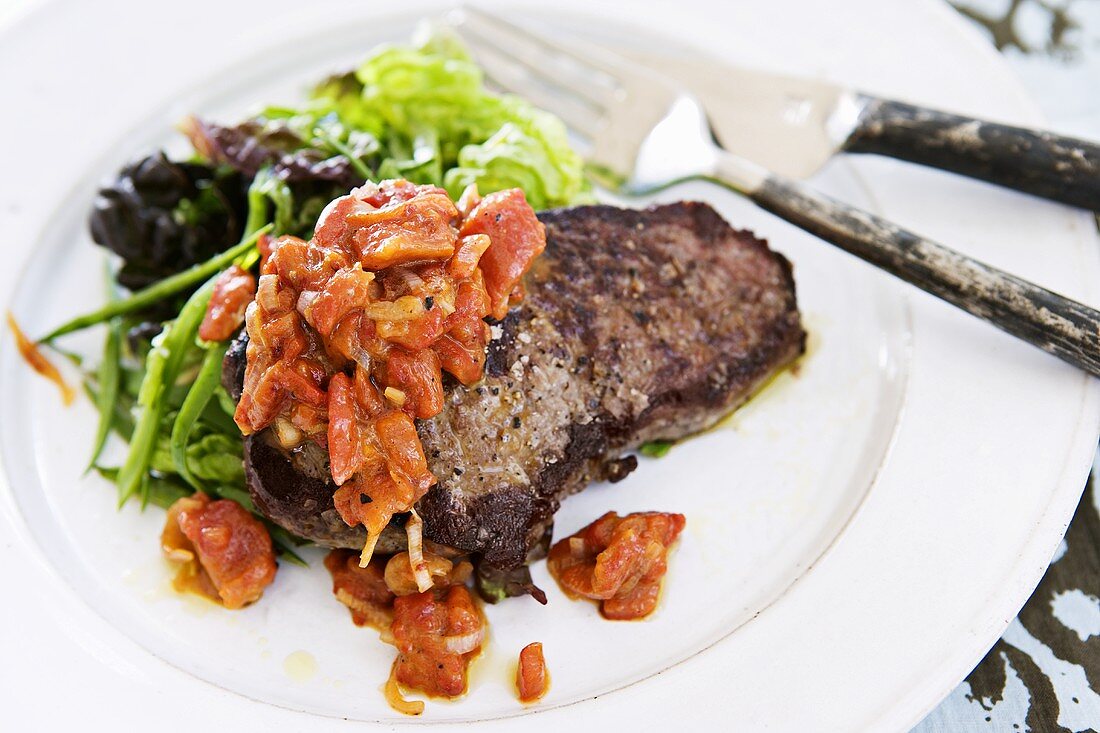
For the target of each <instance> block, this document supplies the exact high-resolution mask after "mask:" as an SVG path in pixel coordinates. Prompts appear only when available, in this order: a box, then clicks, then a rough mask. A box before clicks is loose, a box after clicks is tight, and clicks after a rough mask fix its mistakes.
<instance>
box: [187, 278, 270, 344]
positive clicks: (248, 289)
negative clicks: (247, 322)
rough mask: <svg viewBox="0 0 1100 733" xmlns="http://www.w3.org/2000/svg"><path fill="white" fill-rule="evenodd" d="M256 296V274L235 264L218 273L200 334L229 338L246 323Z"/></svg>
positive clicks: (212, 339) (208, 338)
mask: <svg viewBox="0 0 1100 733" xmlns="http://www.w3.org/2000/svg"><path fill="white" fill-rule="evenodd" d="M255 297H256V278H254V277H252V273H250V272H249V271H248V270H245V269H244V268H242V267H240V266H238V265H233V266H232V267H230V268H229V269H227V270H225V271H224V272H223V273H222V274H220V275H218V279H217V280H215V281H214V292H213V293H212V294H211V295H210V302H209V303H208V304H207V306H206V315H205V316H203V319H202V325H200V326H199V338H201V339H202V340H204V341H228V340H229V339H230V338H232V336H233V334H234V333H236V331H237V329H238V328H240V327H241V324H242V323H244V314H245V310H246V309H247V308H248V304H249V303H251V302H252V300H253V299H254V298H255Z"/></svg>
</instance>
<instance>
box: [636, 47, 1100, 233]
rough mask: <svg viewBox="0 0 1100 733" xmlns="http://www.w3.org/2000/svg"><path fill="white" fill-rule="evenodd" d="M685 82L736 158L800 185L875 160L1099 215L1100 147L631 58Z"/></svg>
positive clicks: (698, 65) (813, 85) (700, 65)
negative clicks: (854, 157) (855, 160)
mask: <svg viewBox="0 0 1100 733" xmlns="http://www.w3.org/2000/svg"><path fill="white" fill-rule="evenodd" d="M629 55H630V57H631V60H632V61H636V62H639V63H641V64H643V65H646V66H649V67H651V68H653V69H655V70H657V71H659V72H660V73H663V74H665V75H667V76H671V77H674V78H676V79H677V80H678V81H680V82H682V83H684V84H685V85H686V86H688V87H689V88H690V89H691V90H692V91H693V92H694V93H695V94H696V96H697V97H699V99H700V100H702V102H703V105H704V106H705V107H706V109H707V113H708V116H709V117H710V118H711V123H712V126H713V128H714V130H715V135H716V137H717V138H718V142H719V143H720V144H721V145H722V146H723V147H724V148H726V149H727V150H729V151H730V152H733V153H736V154H737V155H740V156H742V157H744V158H748V159H749V160H751V161H753V162H754V163H758V164H760V165H762V166H764V167H765V168H767V169H769V170H772V171H774V172H776V173H780V174H782V175H785V176H788V177H791V178H807V177H809V176H811V175H813V174H814V173H815V172H816V171H817V170H818V169H819V168H821V166H823V165H824V164H825V162H826V161H828V160H829V158H831V157H832V156H833V155H835V154H836V153H839V152H846V153H874V154H877V155H885V156H889V157H891V158H897V159H899V160H906V161H909V162H912V163H918V164H920V165H926V166H931V167H933V168H939V169H941V170H945V171H950V172H952V173H958V174H960V175H964V176H969V177H970V178H977V179H980V180H983V181H988V182H989V183H994V184H997V185H1000V186H1005V187H1007V188H1012V189H1015V190H1017V191H1023V192H1025V193H1030V194H1033V195H1036V196H1041V197H1043V198H1047V199H1051V200H1053V201H1060V202H1062V203H1065V204H1070V205H1071V206H1078V207H1080V208H1083V209H1088V210H1091V211H1100V145H1098V144H1097V143H1093V142H1088V141H1086V140H1078V139H1075V138H1071V137H1065V136H1061V135H1055V134H1054V133H1051V132H1045V131H1043V130H1032V129H1027V128H1022V127H1013V126H1010V125H1004V124H1000V123H997V122H989V121H986V120H979V119H975V118H972V117H965V116H963V115H957V114H952V113H950V112H943V111H939V110H934V109H928V108H925V107H920V106H918V105H913V104H908V103H905V102H900V101H895V100H890V99H882V98H879V97H875V96H872V95H870V94H863V93H860V92H857V91H854V90H851V89H847V88H845V87H843V86H840V85H837V84H832V83H830V82H826V81H820V80H815V79H803V78H796V77H790V76H783V75H780V74H773V73H769V72H762V71H756V70H752V69H743V68H736V67H730V66H728V65H726V64H722V67H721V73H720V74H715V73H714V69H715V66H714V62H713V61H708V60H705V59H701V58H700V59H698V60H693V59H690V58H684V57H682V56H680V57H673V56H664V55H662V56H659V57H654V56H652V55H650V54H645V55H642V54H634V53H631V54H629Z"/></svg>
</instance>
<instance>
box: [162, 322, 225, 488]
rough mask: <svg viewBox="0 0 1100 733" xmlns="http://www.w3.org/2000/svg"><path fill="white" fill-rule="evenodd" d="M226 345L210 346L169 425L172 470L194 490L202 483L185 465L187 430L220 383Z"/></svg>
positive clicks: (188, 431) (188, 430) (197, 417)
mask: <svg viewBox="0 0 1100 733" xmlns="http://www.w3.org/2000/svg"><path fill="white" fill-rule="evenodd" d="M228 348H229V344H228V343H224V342H223V343H217V344H212V345H211V346H210V347H209V348H208V350H207V352H206V356H205V357H204V358H203V360H202V368H201V369H199V374H198V376H197V377H195V381H194V383H193V384H192V385H191V389H190V390H188V392H187V397H185V398H184V400H183V404H182V405H180V410H179V412H178V413H177V414H176V421H175V422H174V423H173V424H172V435H171V437H170V438H169V446H170V450H171V452H172V463H174V464H175V466H176V472H177V473H179V475H180V476H182V477H183V480H184V481H186V482H187V483H189V484H190V485H191V486H192V487H194V488H195V489H196V490H198V491H201V490H202V488H203V487H202V482H200V481H199V479H198V478H197V477H196V476H195V475H194V474H193V473H191V467H190V466H188V465H187V439H188V438H189V437H190V436H191V429H192V428H193V427H194V426H195V422H196V421H197V420H198V419H199V415H201V414H202V412H203V410H204V409H206V404H207V403H208V402H209V401H210V398H211V397H213V396H214V390H215V389H216V388H217V387H218V382H219V380H220V379H221V372H222V359H223V358H224V357H225V352H226V349H228Z"/></svg>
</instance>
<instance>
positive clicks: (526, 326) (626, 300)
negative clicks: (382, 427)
mask: <svg viewBox="0 0 1100 733" xmlns="http://www.w3.org/2000/svg"><path fill="white" fill-rule="evenodd" d="M539 218H540V219H541V220H542V222H543V223H544V224H545V225H546V234H547V247H546V251H545V253H544V254H543V255H542V256H541V257H540V258H539V259H538V260H537V261H536V262H535V265H534V267H533V268H532V270H531V272H530V273H529V274H528V276H527V280H526V288H527V295H526V297H525V298H524V300H523V302H522V303H521V304H520V306H519V307H517V308H514V309H513V310H512V311H511V312H510V313H509V314H508V316H507V317H506V318H505V319H504V321H502V322H501V323H499V324H497V325H495V326H494V328H493V330H494V340H493V341H492V342H491V343H490V346H489V354H488V360H487V363H486V373H485V379H484V380H483V381H482V382H481V383H480V384H479V385H477V386H476V387H474V388H468V389H467V388H462V387H461V386H457V387H455V386H451V387H449V388H448V393H447V403H446V407H445V408H444V410H443V412H442V413H441V414H440V415H438V416H436V417H435V418H433V419H431V420H425V421H420V422H419V427H418V430H419V433H420V437H421V440H422V441H423V444H424V448H425V451H426V453H427V456H428V462H429V465H430V467H431V470H432V472H433V473H434V474H435V475H436V476H437V477H438V478H439V483H438V484H436V485H435V486H434V487H432V489H431V490H430V491H429V492H428V494H427V495H426V496H425V497H424V498H423V499H421V501H420V502H419V504H418V507H417V510H418V512H419V513H420V515H421V516H422V517H423V518H424V529H425V535H426V537H427V538H428V539H430V540H432V541H433V542H436V543H439V544H443V545H449V546H451V547H454V548H458V549H460V550H463V551H467V552H473V553H478V554H480V555H481V556H482V559H483V562H485V563H487V564H488V565H491V566H493V567H496V568H502V569H506V568H512V567H516V566H518V565H521V564H523V563H524V562H525V560H527V558H528V553H529V551H530V550H531V549H532V548H536V547H539V546H540V542H539V541H540V539H542V537H543V535H544V534H545V533H546V532H547V531H548V529H549V527H550V522H551V520H552V517H553V514H554V512H555V511H556V510H557V508H558V506H559V504H560V502H561V500H562V499H563V498H564V497H565V496H567V495H569V494H571V493H574V492H577V491H580V490H581V489H582V488H584V487H585V486H586V485H587V484H588V483H590V482H591V481H596V480H604V479H607V480H618V479H621V478H623V477H624V476H625V475H626V474H627V473H629V472H630V471H631V470H632V469H633V468H634V466H635V465H636V459H634V457H633V456H626V457H623V454H624V453H625V452H627V451H629V450H631V449H633V448H635V447H637V446H638V445H640V444H641V443H644V442H646V441H650V440H655V439H675V438H681V437H684V436H686V435H689V434H691V433H694V432H697V431H699V430H701V429H703V428H706V427H708V426H709V425H711V424H713V423H714V422H716V421H717V420H718V419H720V418H721V417H722V416H723V415H725V414H726V413H728V412H729V411H730V410H732V409H733V408H735V407H737V406H738V405H740V404H741V403H743V402H744V401H745V400H746V399H747V398H748V397H749V396H750V395H751V394H752V392H753V390H754V389H756V388H757V387H758V386H759V385H760V384H761V383H763V382H764V381H765V380H767V379H768V377H770V376H771V375H772V374H774V373H775V372H776V371H777V370H779V369H780V368H782V367H783V366H785V365H787V364H788V363H790V362H791V361H792V360H793V359H795V358H796V357H797V356H798V355H799V354H800V353H801V352H802V350H803V347H804V341H805V333H804V331H803V330H802V327H801V324H800V320H799V314H798V310H797V305H796V301H795V291H794V280H793V278H792V276H791V267H790V264H789V263H788V262H787V260H786V259H785V258H784V257H783V256H782V255H779V254H777V253H774V252H772V251H771V250H769V249H768V247H767V244H766V243H765V242H763V241H762V240H759V239H757V238H755V237H754V236H753V235H752V234H750V233H748V232H745V231H737V230H734V229H732V228H731V227H730V226H729V225H728V224H727V223H726V222H725V221H724V220H723V219H722V218H721V217H720V216H719V215H718V214H717V213H716V212H715V211H714V210H713V209H712V208H710V207H709V206H707V205H706V204H700V203H676V204H671V205H667V206H659V207H654V208H650V209H646V210H642V211H638V210H630V209H618V208H614V207H610V206H583V207H574V208H569V209H559V210H555V211H548V212H543V213H542V214H540V215H539ZM230 353H231V354H232V353H233V350H231V352H230ZM235 369H236V367H234V366H233V365H231V364H230V363H229V362H228V360H227V365H226V375H225V376H226V377H227V380H228V379H229V378H231V376H232V374H231V372H232V373H233V374H235V371H234V370H235ZM246 442H247V447H246V463H247V468H248V475H249V488H250V490H251V491H252V493H253V496H254V498H255V499H256V503H257V505H258V506H259V507H260V508H261V509H262V510H263V511H264V512H265V513H267V514H268V516H270V517H271V518H272V519H273V520H274V521H276V522H278V523H280V524H282V525H283V526H285V527H287V529H289V530H291V531H293V532H297V533H299V534H304V535H306V536H310V537H313V538H315V539H317V540H318V541H320V542H322V543H324V544H331V545H341V546H349V547H357V546H359V545H361V544H362V541H363V534H362V528H357V529H355V530H352V529H350V528H347V527H341V526H340V525H339V523H338V522H332V521H330V520H331V518H332V517H333V515H334V514H335V512H334V510H333V509H332V491H333V490H334V489H335V487H334V486H333V485H332V484H331V483H328V482H325V481H323V480H320V479H316V478H309V477H306V476H301V475H300V476H299V478H300V479H301V480H299V481H295V476H292V475H289V474H287V473H286V469H289V467H290V464H289V463H288V462H287V461H286V459H285V458H281V456H279V455H278V454H277V453H274V454H273V453H272V449H271V448H270V446H267V444H266V443H263V438H262V437H258V438H250V439H248V440H247V441H246ZM261 444H262V445H261ZM279 460H282V462H283V466H282V467H281V468H280V467H274V466H272V465H271V464H272V462H278V461H279ZM326 516H327V519H326V518H325V517H326ZM336 519H337V520H338V517H337V518H336Z"/></svg>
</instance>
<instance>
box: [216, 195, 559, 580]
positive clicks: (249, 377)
mask: <svg viewBox="0 0 1100 733" xmlns="http://www.w3.org/2000/svg"><path fill="white" fill-rule="evenodd" d="M545 246H546V235H545V231H544V229H543V226H542V224H541V223H540V222H539V221H538V219H537V218H536V217H535V213H534V211H533V210H532V209H531V207H530V206H529V205H528V204H527V201H526V199H525V198H524V195H523V192H522V191H520V190H519V189H513V190H510V191H501V192H498V193H493V194H490V195H488V196H486V197H484V198H479V197H478V196H477V193H476V191H474V190H470V191H467V192H466V193H465V194H463V197H462V198H461V199H460V201H459V205H457V206H456V204H455V203H454V202H453V201H451V199H450V198H449V197H448V196H447V193H446V192H445V191H443V190H442V189H440V188H437V187H434V186H417V185H414V184H412V183H409V182H408V181H403V180H396V181H383V182H382V183H380V184H377V185H375V184H367V185H365V186H363V187H361V188H358V189H355V190H354V191H353V192H352V193H351V194H350V195H348V196H343V197H341V198H339V199H336V200H335V201H333V202H332V203H331V204H330V205H329V206H328V207H327V208H326V210H325V212H324V213H323V214H322V216H321V220H320V221H319V222H318V225H317V228H316V231H315V233H314V237H313V239H311V240H310V241H308V242H306V241H303V240H301V239H297V238H295V237H281V238H279V239H276V240H274V241H273V242H271V243H270V245H269V253H268V254H267V256H266V257H265V260H264V262H263V264H262V266H261V275H260V280H259V285H258V288H257V292H256V299H255V301H254V302H253V303H252V304H251V305H249V306H248V311H247V314H246V318H245V323H246V327H247V329H248V335H249V337H250V341H249V346H248V366H247V369H246V372H245V381H244V393H243V395H242V396H241V399H240V402H239V403H238V406H237V412H236V416H235V419H236V421H237V424H238V425H239V426H240V427H241V430H242V431H243V432H244V433H245V434H249V433H253V432H256V431H258V430H261V429H263V428H266V427H268V426H271V427H273V428H274V432H275V435H276V436H277V437H278V439H279V441H280V442H281V443H282V444H283V445H284V446H285V447H294V446H297V445H300V444H301V443H303V442H305V441H314V442H316V443H318V444H320V445H322V446H324V447H326V448H327V450H328V454H329V459H330V465H331V469H332V478H333V481H334V482H335V483H336V484H337V485H338V486H339V487H340V488H339V489H338V490H337V492H336V494H335V496H334V503H335V505H336V509H337V511H338V512H339V513H340V516H341V517H342V518H343V519H344V521H345V522H347V524H348V525H350V526H356V525H359V524H362V525H364V526H365V527H366V529H367V535H368V540H367V544H366V546H365V547H364V549H363V553H362V558H361V562H362V564H364V565H366V563H367V561H368V560H369V558H370V555H371V553H372V551H373V547H374V543H375V542H376V541H377V538H378V535H379V534H380V533H381V531H382V529H383V528H384V527H385V526H386V524H388V523H389V521H390V518H391V517H392V516H393V515H394V514H395V513H398V512H405V511H409V510H411V509H412V507H413V504H414V503H415V502H416V501H417V500H418V499H419V498H420V497H421V496H423V495H424V493H425V492H427V490H428V488H429V487H431V486H432V484H434V483H435V477H434V476H433V475H432V473H431V472H430V471H429V470H428V465H427V461H426V460H425V457H424V450H423V447H422V446H421V444H420V440H419V438H418V436H417V433H416V427H415V424H414V422H413V420H414V419H415V418H420V419H427V418H431V417H434V416H435V415H437V414H439V412H440V411H441V410H442V409H443V372H447V373H448V374H450V375H452V376H453V377H454V378H455V379H457V380H458V381H459V382H461V383H463V384H467V385H469V384H472V383H474V382H476V381H478V380H479V379H481V376H482V369H483V366H484V363H485V347H486V345H487V343H488V341H489V338H490V332H489V327H488V325H487V324H486V322H485V320H484V319H485V318H486V317H487V316H490V315H491V316H495V317H498V318H499V317H502V316H503V315H504V314H505V313H506V312H507V309H508V306H509V304H510V303H511V302H513V301H514V300H515V299H517V298H518V297H519V296H520V289H519V283H520V279H521V278H522V277H523V274H524V273H525V272H526V271H527V269H528V268H529V267H530V265H531V263H532V261H533V260H534V258H535V257H537V256H538V255H539V254H540V253H541V252H542V250H543V248H544V247H545Z"/></svg>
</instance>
